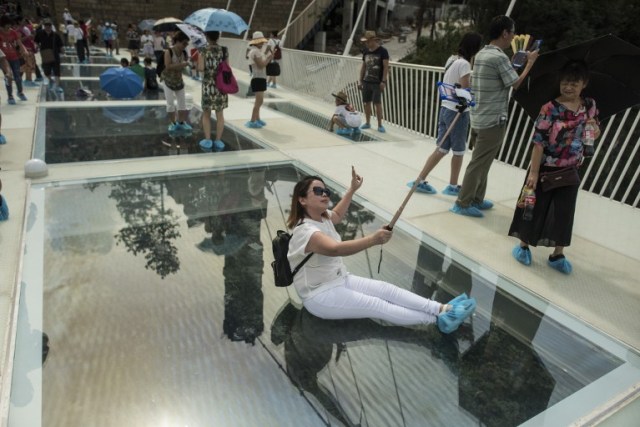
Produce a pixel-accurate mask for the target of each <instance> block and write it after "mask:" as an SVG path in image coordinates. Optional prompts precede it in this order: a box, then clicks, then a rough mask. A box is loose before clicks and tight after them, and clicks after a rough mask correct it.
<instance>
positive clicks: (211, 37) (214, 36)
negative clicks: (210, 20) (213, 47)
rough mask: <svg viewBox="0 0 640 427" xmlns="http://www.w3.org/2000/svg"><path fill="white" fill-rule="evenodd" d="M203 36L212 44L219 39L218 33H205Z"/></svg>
mask: <svg viewBox="0 0 640 427" xmlns="http://www.w3.org/2000/svg"><path fill="white" fill-rule="evenodd" d="M204 35H205V36H207V38H208V39H209V40H211V41H212V42H217V41H218V39H219V38H220V31H207V32H205V33H204Z"/></svg>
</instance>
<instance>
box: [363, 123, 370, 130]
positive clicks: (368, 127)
mask: <svg viewBox="0 0 640 427" xmlns="http://www.w3.org/2000/svg"><path fill="white" fill-rule="evenodd" d="M360 129H371V125H370V124H369V123H365V124H363V125H362V126H360Z"/></svg>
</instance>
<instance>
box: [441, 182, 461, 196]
mask: <svg viewBox="0 0 640 427" xmlns="http://www.w3.org/2000/svg"><path fill="white" fill-rule="evenodd" d="M460 188H461V187H460V186H459V185H451V184H449V185H447V186H446V188H445V189H444V190H442V194H446V195H447V196H457V195H458V194H460Z"/></svg>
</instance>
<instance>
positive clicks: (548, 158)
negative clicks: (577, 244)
mask: <svg viewBox="0 0 640 427" xmlns="http://www.w3.org/2000/svg"><path fill="white" fill-rule="evenodd" d="M559 80H560V96H558V97H557V98H555V99H552V100H551V101H549V102H547V103H546V104H544V105H543V106H542V109H541V110H540V114H539V115H538V118H537V119H536V122H535V132H534V134H533V138H532V143H533V144H532V145H533V148H532V153H531V166H530V167H529V172H528V174H527V178H526V180H525V183H524V185H525V186H527V187H529V188H532V189H533V190H534V191H535V196H536V201H535V205H534V208H533V217H532V218H531V219H530V220H525V219H523V212H524V208H522V207H516V210H515V212H514V214H513V221H512V222H511V227H510V229H509V235H510V236H512V237H516V238H518V239H520V243H519V244H518V245H516V247H515V248H513V251H512V254H513V257H514V258H515V259H516V260H517V261H518V262H520V263H521V264H524V265H531V262H532V258H531V250H530V249H529V246H538V245H539V246H546V247H552V248H554V250H553V253H552V254H551V255H549V260H548V261H547V264H548V265H549V266H550V267H551V268H553V269H555V270H558V271H560V272H562V273H564V274H570V273H571V271H572V270H573V267H572V265H571V263H570V262H569V260H568V259H567V258H566V257H565V255H564V248H565V247H567V246H569V245H570V244H571V234H572V231H573V219H574V214H575V209H576V199H577V197H578V191H579V189H580V183H577V184H572V185H567V186H563V187H557V188H554V189H551V190H549V191H544V190H543V189H542V186H541V185H540V182H541V181H540V179H541V177H542V176H543V174H544V173H549V172H555V171H558V170H561V169H566V168H579V167H580V166H581V165H582V162H583V160H584V157H585V154H586V153H585V145H584V141H585V132H586V125H587V124H591V125H592V126H593V127H594V128H595V137H596V138H598V137H599V136H600V128H599V125H598V123H599V120H598V110H597V108H596V103H595V101H594V100H593V99H591V98H588V97H584V96H582V90H583V89H584V88H585V87H586V86H587V83H588V82H589V70H588V68H587V66H586V64H585V63H584V62H582V61H573V62H569V63H568V64H566V65H565V66H564V68H563V69H562V70H561V72H560V79H559Z"/></svg>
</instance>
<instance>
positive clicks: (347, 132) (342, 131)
mask: <svg viewBox="0 0 640 427" xmlns="http://www.w3.org/2000/svg"><path fill="white" fill-rule="evenodd" d="M336 135H351V129H348V128H339V129H337V130H336Z"/></svg>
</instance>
